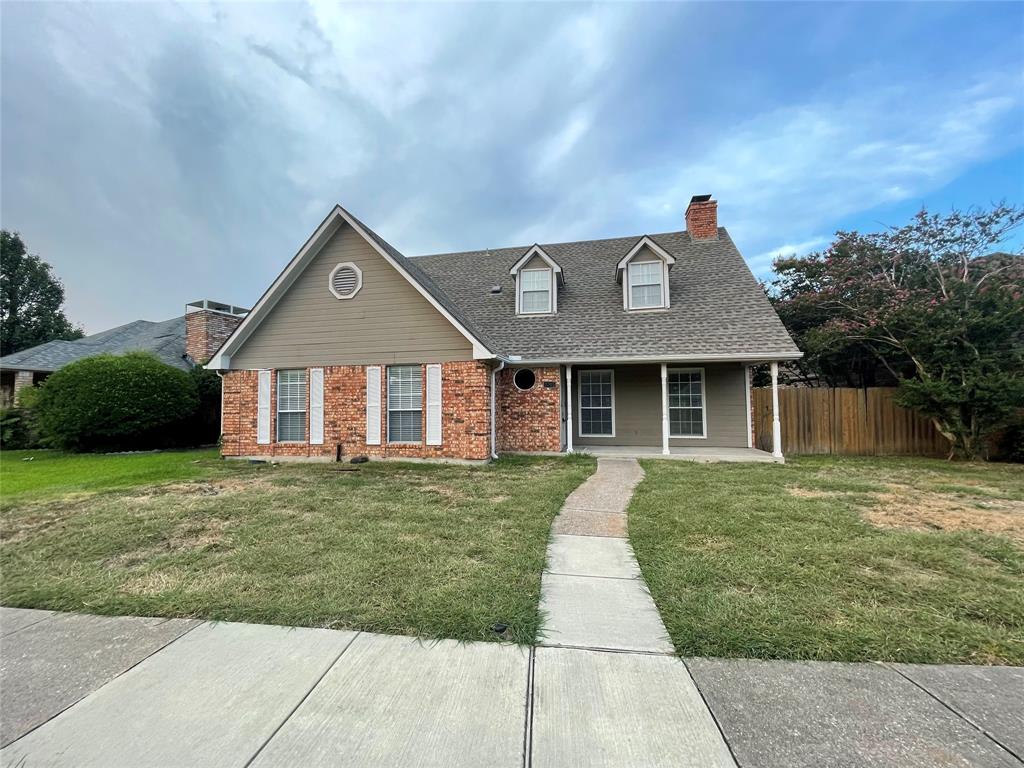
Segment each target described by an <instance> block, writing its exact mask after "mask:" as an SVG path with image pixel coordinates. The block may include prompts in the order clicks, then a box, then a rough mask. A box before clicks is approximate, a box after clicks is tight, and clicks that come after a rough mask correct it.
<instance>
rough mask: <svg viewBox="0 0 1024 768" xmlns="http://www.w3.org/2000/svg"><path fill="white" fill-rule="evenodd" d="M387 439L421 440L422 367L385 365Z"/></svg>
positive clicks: (406, 441) (410, 441)
mask: <svg viewBox="0 0 1024 768" xmlns="http://www.w3.org/2000/svg"><path fill="white" fill-rule="evenodd" d="M388 442H389V443H421V442H423V369H422V368H421V367H420V366H418V365H391V366H388Z"/></svg>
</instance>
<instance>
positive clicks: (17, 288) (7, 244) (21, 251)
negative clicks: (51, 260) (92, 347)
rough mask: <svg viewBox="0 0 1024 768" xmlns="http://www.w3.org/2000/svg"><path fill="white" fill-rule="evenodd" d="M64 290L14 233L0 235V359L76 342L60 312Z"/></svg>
mask: <svg viewBox="0 0 1024 768" xmlns="http://www.w3.org/2000/svg"><path fill="white" fill-rule="evenodd" d="M63 303H64V286H63V285H61V282H60V280H58V279H57V278H56V277H54V275H53V272H52V269H51V267H50V265H49V264H47V263H46V262H45V261H43V260H42V259H40V258H39V257H38V256H35V255H33V254H30V253H28V252H27V251H26V249H25V243H24V242H23V241H22V239H21V235H19V234H18V233H17V232H8V231H7V230H6V229H5V230H2V231H0V355H9V354H11V353H12V352H18V351H19V350H22V349H28V348H29V347H34V346H36V345H37V344H43V343H44V342H47V341H53V340H54V339H80V338H82V336H83V333H82V330H81V328H76V327H75V326H73V325H72V324H71V321H69V320H68V319H67V317H66V316H65V315H64V312H63V311H62V310H61V305H62V304H63Z"/></svg>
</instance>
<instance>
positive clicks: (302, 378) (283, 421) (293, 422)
mask: <svg viewBox="0 0 1024 768" xmlns="http://www.w3.org/2000/svg"><path fill="white" fill-rule="evenodd" d="M305 441H306V371H305V370H303V369H296V370H290V371H278V372H277V442H279V443H303V442H305Z"/></svg>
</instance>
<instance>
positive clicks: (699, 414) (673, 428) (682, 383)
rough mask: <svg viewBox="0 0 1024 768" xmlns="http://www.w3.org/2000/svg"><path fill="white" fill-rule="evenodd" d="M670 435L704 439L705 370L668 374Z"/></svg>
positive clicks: (677, 371)
mask: <svg viewBox="0 0 1024 768" xmlns="http://www.w3.org/2000/svg"><path fill="white" fill-rule="evenodd" d="M668 434H669V436H670V437H704V369H703V368H689V369H683V370H670V371H669V372H668Z"/></svg>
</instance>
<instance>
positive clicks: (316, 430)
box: [309, 368, 324, 445]
mask: <svg viewBox="0 0 1024 768" xmlns="http://www.w3.org/2000/svg"><path fill="white" fill-rule="evenodd" d="M309 442H310V444H311V445H323V444H324V369H323V368H310V369H309Z"/></svg>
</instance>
